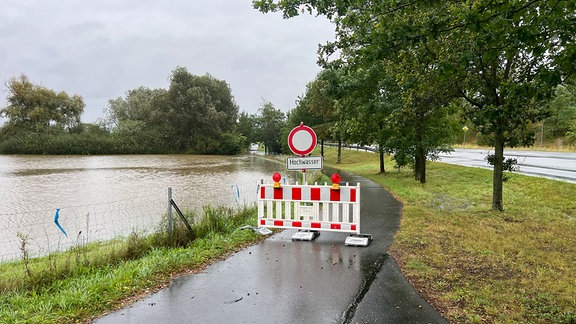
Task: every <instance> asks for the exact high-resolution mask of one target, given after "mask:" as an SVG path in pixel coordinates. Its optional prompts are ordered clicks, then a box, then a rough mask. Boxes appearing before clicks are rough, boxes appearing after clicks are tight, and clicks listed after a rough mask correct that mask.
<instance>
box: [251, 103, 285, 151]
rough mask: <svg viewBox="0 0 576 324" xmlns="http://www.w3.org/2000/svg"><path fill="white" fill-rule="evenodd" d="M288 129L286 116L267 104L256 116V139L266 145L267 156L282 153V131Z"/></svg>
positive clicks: (270, 104)
mask: <svg viewBox="0 0 576 324" xmlns="http://www.w3.org/2000/svg"><path fill="white" fill-rule="evenodd" d="M285 127H286V115H285V114H284V113H283V112H282V111H280V110H279V109H276V108H275V107H274V105H273V104H272V103H271V102H266V103H264V105H263V106H262V107H261V108H260V109H258V113H257V114H256V138H257V141H258V142H262V143H264V151H265V153H266V154H274V153H281V152H282V131H283V130H284V128H285Z"/></svg>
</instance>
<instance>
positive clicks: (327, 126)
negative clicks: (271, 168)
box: [286, 71, 337, 156]
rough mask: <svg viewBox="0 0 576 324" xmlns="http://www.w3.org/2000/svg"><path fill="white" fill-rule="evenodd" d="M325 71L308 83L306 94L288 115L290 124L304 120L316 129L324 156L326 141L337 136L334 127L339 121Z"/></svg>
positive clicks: (296, 123)
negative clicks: (328, 90)
mask: <svg viewBox="0 0 576 324" xmlns="http://www.w3.org/2000/svg"><path fill="white" fill-rule="evenodd" d="M324 72H325V71H323V72H320V73H319V74H318V75H317V76H316V79H315V80H313V81H311V82H309V83H308V84H307V85H306V92H305V94H304V96H302V97H300V98H299V99H298V101H297V105H296V107H295V108H294V109H293V110H292V111H290V113H289V116H288V124H289V126H291V127H296V126H298V125H300V123H301V122H303V123H304V124H306V126H309V127H311V128H313V129H314V132H315V133H316V136H317V137H318V140H319V141H320V151H321V152H320V155H322V156H324V142H325V141H327V140H332V139H334V137H335V136H334V134H333V133H334V132H333V129H334V126H335V124H336V121H337V116H336V109H335V107H334V104H335V103H334V99H333V98H332V97H330V95H329V94H328V93H327V87H328V81H327V80H326V79H325V78H324V77H323V76H322V75H323V74H324ZM286 145H287V144H286Z"/></svg>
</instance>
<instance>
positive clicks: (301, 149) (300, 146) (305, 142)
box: [288, 123, 316, 156]
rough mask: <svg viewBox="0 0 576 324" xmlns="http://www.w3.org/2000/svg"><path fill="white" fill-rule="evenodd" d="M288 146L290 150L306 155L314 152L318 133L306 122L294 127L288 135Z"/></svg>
mask: <svg viewBox="0 0 576 324" xmlns="http://www.w3.org/2000/svg"><path fill="white" fill-rule="evenodd" d="M288 146H289V147H290V150H291V151H292V152H294V154H297V155H302V156H304V155H306V154H310V153H312V151H314V148H315V147H316V133H315V132H314V130H313V129H312V128H310V127H308V126H305V125H304V123H300V126H296V127H294V129H292V130H291V131H290V134H289V135H288Z"/></svg>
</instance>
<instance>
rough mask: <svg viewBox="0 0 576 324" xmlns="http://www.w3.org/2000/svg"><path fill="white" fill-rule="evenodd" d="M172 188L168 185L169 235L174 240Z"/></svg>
mask: <svg viewBox="0 0 576 324" xmlns="http://www.w3.org/2000/svg"><path fill="white" fill-rule="evenodd" d="M171 200H172V188H170V187H168V237H169V239H170V240H172V231H173V224H172V203H171Z"/></svg>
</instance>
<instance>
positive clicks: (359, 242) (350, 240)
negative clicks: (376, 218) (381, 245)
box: [344, 234, 372, 246]
mask: <svg viewBox="0 0 576 324" xmlns="http://www.w3.org/2000/svg"><path fill="white" fill-rule="evenodd" d="M371 241H372V235H370V234H359V235H350V236H348V237H347V238H346V241H344V245H348V246H368V245H369V244H370V242H371Z"/></svg>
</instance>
